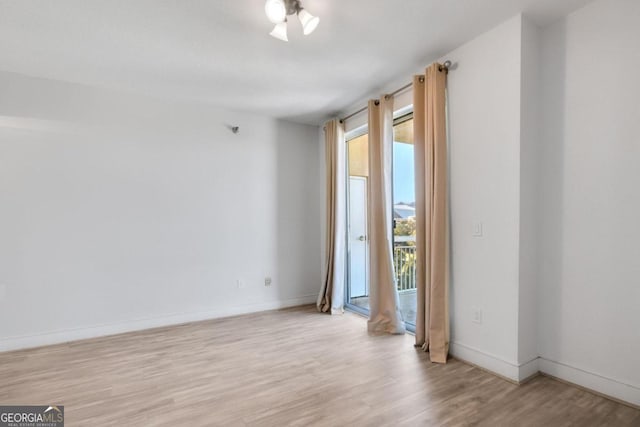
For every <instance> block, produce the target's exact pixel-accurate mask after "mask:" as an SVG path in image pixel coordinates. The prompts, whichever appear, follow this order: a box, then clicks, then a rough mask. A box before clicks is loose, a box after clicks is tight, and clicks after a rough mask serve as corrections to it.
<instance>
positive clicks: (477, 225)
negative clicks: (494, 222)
mask: <svg viewBox="0 0 640 427" xmlns="http://www.w3.org/2000/svg"><path fill="white" fill-rule="evenodd" d="M482 228H483V227H482V222H480V221H474V223H473V237H482V236H483V232H482Z"/></svg>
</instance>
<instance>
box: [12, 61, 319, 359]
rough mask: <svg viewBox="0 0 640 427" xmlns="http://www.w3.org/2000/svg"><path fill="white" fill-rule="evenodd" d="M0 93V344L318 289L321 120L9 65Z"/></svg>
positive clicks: (233, 307)
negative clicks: (178, 99)
mask: <svg viewBox="0 0 640 427" xmlns="http://www.w3.org/2000/svg"><path fill="white" fill-rule="evenodd" d="M0 93H2V96H1V97H0V203H1V204H0V350H7V349H12V348H20V347H27V346H33V345H41V344H47V343H52V342H59V341H64V340H68V339H76V338H83V337H89V336H96V335H102V334H107V333H114V332H120V331H125V330H132V329H138V328H144V327H150V326H157V325H165V324H170V323H176V322H184V321H189V320H197V319H204V318H210V317H217V316H223V315H229V314H236V313H242V312H249V311H257V310H262V309H269V308H277V307H282V306H287V305H296V304H301V303H310V302H313V301H315V297H316V295H317V291H318V289H319V278H320V276H321V273H320V254H319V253H318V248H319V247H320V237H321V235H320V231H319V229H318V223H319V222H320V197H319V182H320V176H319V166H318V129H317V127H315V126H306V125H299V124H292V123H287V122H283V121H277V120H275V119H270V118H267V117H261V116H256V115H249V114H242V113H234V112H230V111H222V110H217V109H213V108H209V107H207V106H205V105H196V104H186V103H171V102H167V101H160V100H155V99H151V98H143V97H139V96H135V95H131V94H126V93H117V92H113V91H106V90H101V89H97V88H90V87H86V86H81V85H75V84H68V83H62V82H55V81H48V80H43V79H35V78H30V77H26V76H20V75H16V74H11V73H0ZM227 125H238V126H240V132H239V133H238V134H237V135H234V134H233V133H232V132H231V131H230V130H229V129H228V128H227ZM266 276H270V277H272V278H273V285H272V286H271V287H265V286H264V284H263V281H264V278H265V277H266ZM237 279H241V280H243V282H244V287H243V288H240V289H239V288H238V287H237V286H236V281H237Z"/></svg>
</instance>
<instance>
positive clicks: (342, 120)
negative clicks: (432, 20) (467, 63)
mask: <svg viewBox="0 0 640 427" xmlns="http://www.w3.org/2000/svg"><path fill="white" fill-rule="evenodd" d="M449 68H451V61H449V60H446V61H444V64H442V65H441V66H440V68H439V70H440V71H442V70H443V69H444V70H446V71H447V72H449ZM423 79H424V77H422V78H421V79H420V81H423ZM411 86H413V83H408V84H406V85H404V86H402V87H401V88H398V89H396V90H394V91H393V92H391V93H388V94H386V95H385V98H387V97H389V96H394V95H397V94H398V93H400V92H402V91H404V90H406V89H409V88H410V87H411ZM379 103H380V101H378V100H376V101H375V104H376V105H378V104H379ZM367 108H369V107H368V106H366V105H365V106H364V107H362V108H361V109H359V110H357V111H354V112H353V113H351V114H349V115H347V116H344V117H343V118H341V119H340V123H344V121H345V120H348V119H350V118H351V117H353V116H357V115H358V114H360V113H362V112H363V111H366V110H367Z"/></svg>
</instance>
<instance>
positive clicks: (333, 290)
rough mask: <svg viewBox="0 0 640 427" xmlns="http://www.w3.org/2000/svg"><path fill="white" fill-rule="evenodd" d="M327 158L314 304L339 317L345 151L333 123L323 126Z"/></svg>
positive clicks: (336, 124)
mask: <svg viewBox="0 0 640 427" xmlns="http://www.w3.org/2000/svg"><path fill="white" fill-rule="evenodd" d="M324 143H325V157H326V209H327V211H326V224H327V226H326V236H325V266H324V275H323V282H322V287H321V289H320V293H319V295H318V299H317V301H316V306H317V308H318V310H319V311H321V312H324V313H332V314H335V313H342V312H343V311H344V286H345V277H346V270H345V267H346V266H345V263H346V252H345V251H346V248H345V246H346V245H345V233H346V185H347V181H346V173H347V172H346V147H345V140H344V127H343V124H342V123H340V121H339V120H337V119H334V120H331V121H329V122H327V123H326V124H325V126H324Z"/></svg>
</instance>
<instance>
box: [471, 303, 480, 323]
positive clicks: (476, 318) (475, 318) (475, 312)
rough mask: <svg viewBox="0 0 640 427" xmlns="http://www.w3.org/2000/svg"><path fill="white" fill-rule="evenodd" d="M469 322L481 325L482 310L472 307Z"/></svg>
mask: <svg viewBox="0 0 640 427" xmlns="http://www.w3.org/2000/svg"><path fill="white" fill-rule="evenodd" d="M471 321H472V322H473V323H477V324H479V325H481V324H482V309H480V308H478V307H473V309H472V311H471Z"/></svg>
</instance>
